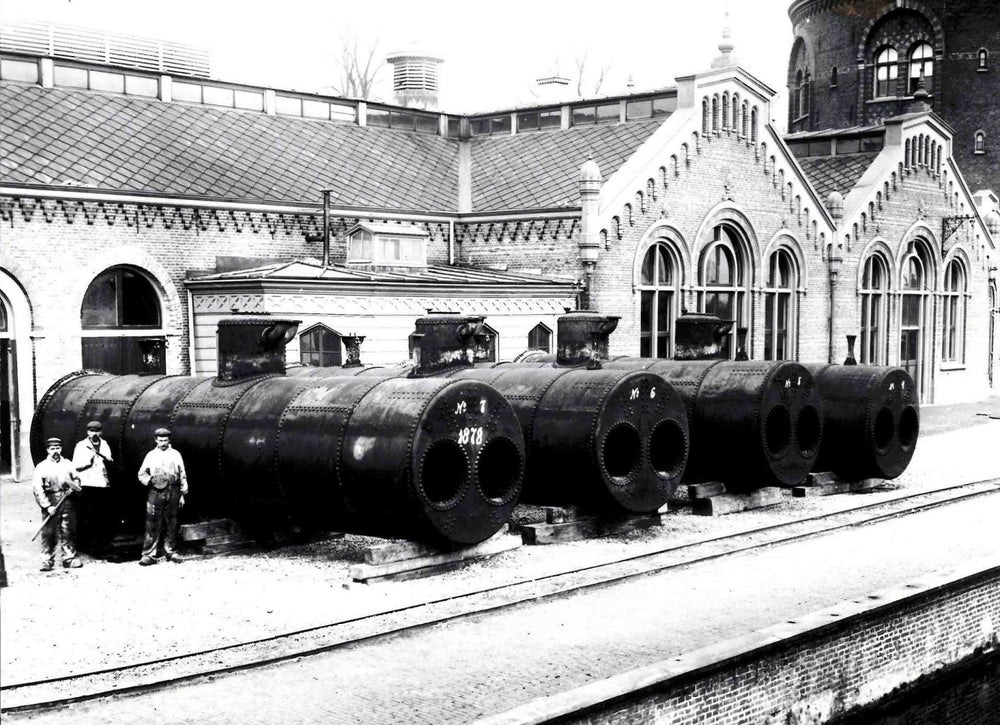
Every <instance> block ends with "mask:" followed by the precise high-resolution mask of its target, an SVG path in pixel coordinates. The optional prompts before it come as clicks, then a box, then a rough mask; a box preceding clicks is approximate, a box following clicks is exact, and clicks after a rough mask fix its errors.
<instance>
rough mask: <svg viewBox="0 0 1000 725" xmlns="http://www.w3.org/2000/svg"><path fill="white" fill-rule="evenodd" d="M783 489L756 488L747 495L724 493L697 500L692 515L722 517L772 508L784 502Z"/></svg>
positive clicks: (770, 487)
mask: <svg viewBox="0 0 1000 725" xmlns="http://www.w3.org/2000/svg"><path fill="white" fill-rule="evenodd" d="M783 491H784V489H781V488H778V487H776V486H768V487H765V488H758V489H757V490H756V491H753V492H751V493H749V494H735V493H726V494H721V495H719V496H712V497H711V498H699V499H695V500H694V501H693V505H694V508H693V510H692V513H694V514H697V515H698V516H722V515H723V514H732V513H736V512H738V511H748V510H750V509H758V508H763V507H765V506H774V505H775V504H779V503H781V502H782V501H783V500H784V493H783Z"/></svg>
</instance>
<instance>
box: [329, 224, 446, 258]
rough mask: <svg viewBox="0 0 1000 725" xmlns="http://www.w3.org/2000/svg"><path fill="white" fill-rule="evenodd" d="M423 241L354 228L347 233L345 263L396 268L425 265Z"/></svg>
mask: <svg viewBox="0 0 1000 725" xmlns="http://www.w3.org/2000/svg"><path fill="white" fill-rule="evenodd" d="M426 242H427V238H426V237H424V236H415V235H405V234H399V233H393V231H392V230H384V231H383V230H381V229H379V228H375V229H368V228H365V227H363V226H358V227H356V228H355V229H354V230H352V231H351V232H349V233H348V237H347V262H348V264H352V263H353V264H375V265H386V266H400V267H424V266H426V265H427V244H426Z"/></svg>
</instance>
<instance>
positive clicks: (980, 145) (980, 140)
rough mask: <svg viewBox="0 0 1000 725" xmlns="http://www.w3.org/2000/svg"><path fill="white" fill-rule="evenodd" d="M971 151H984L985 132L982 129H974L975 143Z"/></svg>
mask: <svg viewBox="0 0 1000 725" xmlns="http://www.w3.org/2000/svg"><path fill="white" fill-rule="evenodd" d="M973 153H977V154H985V153H986V134H985V133H984V132H983V131H976V143H975V148H974V151H973Z"/></svg>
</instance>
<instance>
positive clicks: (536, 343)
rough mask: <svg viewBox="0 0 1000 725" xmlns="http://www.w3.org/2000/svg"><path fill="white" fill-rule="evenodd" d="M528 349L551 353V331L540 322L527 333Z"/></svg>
mask: <svg viewBox="0 0 1000 725" xmlns="http://www.w3.org/2000/svg"><path fill="white" fill-rule="evenodd" d="M528 349H529V350H543V351H545V352H552V330H551V328H549V327H548V325H545V324H543V323H541V322H539V323H538V324H537V325H535V326H534V327H532V328H531V329H530V330H529V331H528Z"/></svg>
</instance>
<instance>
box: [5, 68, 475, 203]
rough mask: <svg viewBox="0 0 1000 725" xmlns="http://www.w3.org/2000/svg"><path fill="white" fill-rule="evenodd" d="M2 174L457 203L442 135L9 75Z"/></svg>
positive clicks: (265, 197) (112, 185)
mask: <svg viewBox="0 0 1000 725" xmlns="http://www.w3.org/2000/svg"><path fill="white" fill-rule="evenodd" d="M0 106H2V108H3V113H2V117H0V181H3V182H7V183H21V184H46V185H61V184H63V183H65V182H67V181H69V182H70V184H71V185H74V186H75V185H79V186H84V187H96V188H99V189H102V190H112V191H122V192H152V193H157V194H163V195H169V196H200V197H210V198H217V199H228V200H238V201H256V202H265V201H266V202H295V203H303V202H319V200H320V198H321V194H320V192H321V190H322V189H324V188H331V189H333V190H334V193H335V197H334V198H335V200H336V204H338V205H347V206H373V207H381V208H389V209H420V210H424V209H428V210H437V211H455V210H456V209H457V199H458V181H457V158H458V152H457V145H456V144H455V143H454V142H451V141H449V140H447V139H444V138H441V137H440V136H433V135H428V134H417V133H408V132H404V131H393V130H391V129H375V128H362V127H359V126H355V125H352V124H340V123H331V122H329V121H310V120H305V119H301V118H285V117H281V116H268V115H266V114H263V113H248V112H243V111H236V110H232V109H225V108H214V107H212V106H202V105H187V104H181V103H164V102H162V101H158V100H152V99H144V98H135V97H132V96H124V95H111V94H102V93H93V92H88V91H74V90H66V89H58V88H57V89H44V88H41V87H39V86H29V85H22V84H16V83H3V84H0Z"/></svg>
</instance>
